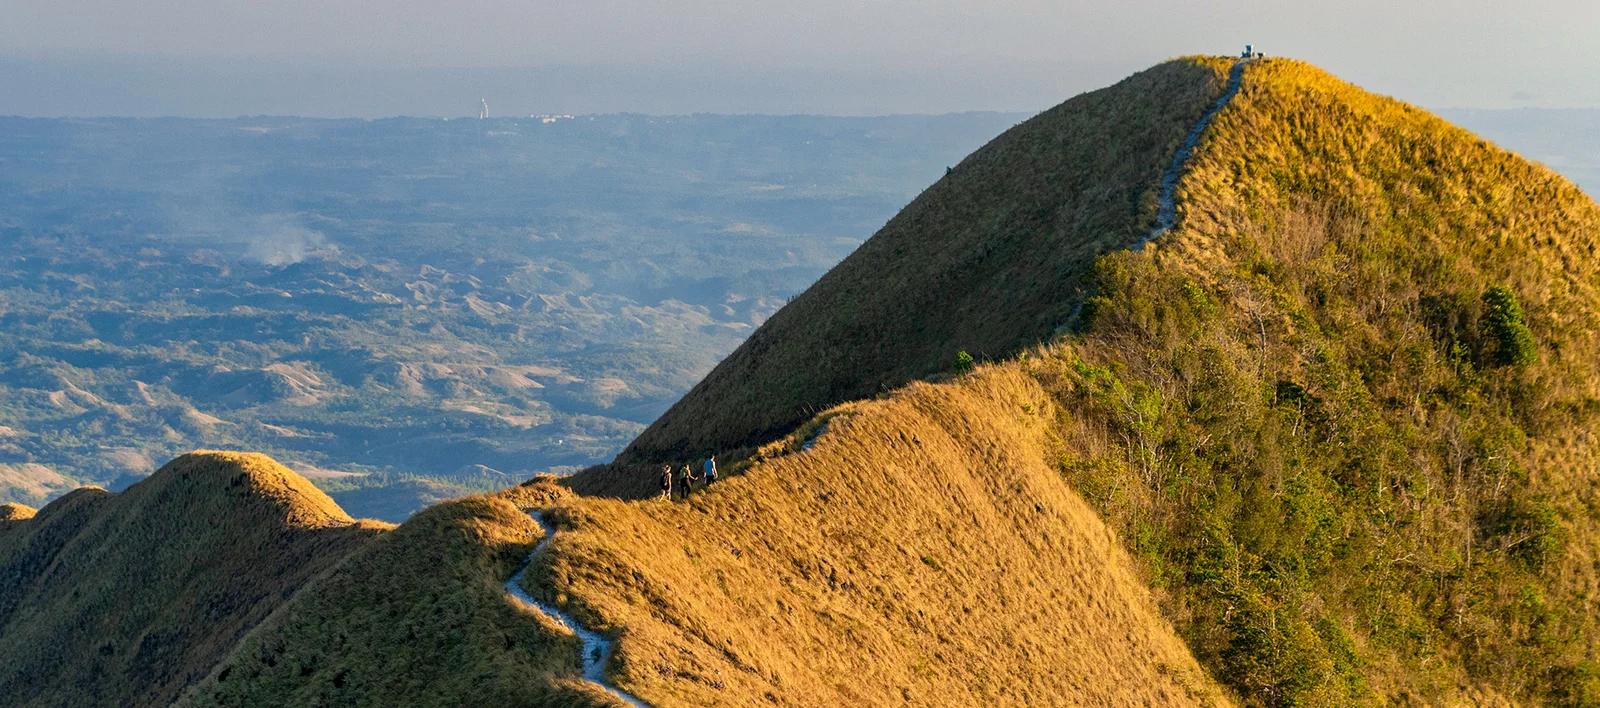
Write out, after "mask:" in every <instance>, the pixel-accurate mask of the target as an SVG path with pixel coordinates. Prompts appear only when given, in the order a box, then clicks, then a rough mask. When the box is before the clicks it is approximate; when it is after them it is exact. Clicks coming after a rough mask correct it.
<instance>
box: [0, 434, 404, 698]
mask: <svg viewBox="0 0 1600 708" xmlns="http://www.w3.org/2000/svg"><path fill="white" fill-rule="evenodd" d="M380 528H381V527H380V526H378V525H375V524H370V523H360V522H355V521H353V520H352V519H350V517H348V516H346V515H345V514H344V512H343V511H342V510H340V509H339V507H338V506H337V505H336V504H334V503H333V501H332V500H331V499H329V498H328V497H327V495H325V494H323V493H322V492H321V491H319V490H317V489H316V488H315V487H314V486H312V485H311V484H310V483H309V482H308V481H306V480H305V479H304V478H302V477H300V476H299V475H297V474H295V473H294V472H292V471H290V470H288V469H286V468H284V467H283V466H281V465H279V464H277V463H276V462H273V461H272V460H271V459H270V458H267V457H265V456H263V455H257V454H246V453H232V452H196V453H191V454H188V455H184V456H182V457H179V458H177V459H175V460H173V461H172V462H170V463H168V464H167V465H166V466H164V467H162V468H161V469H160V470H158V471H157V472H156V473H155V474H153V475H151V476H150V477H149V478H148V479H146V480H144V481H141V482H139V483H138V484H135V485H133V486H132V487H129V488H128V489H127V490H126V491H124V492H122V493H120V494H110V493H108V492H105V491H103V490H98V489H80V490H77V491H74V492H71V493H69V494H67V495H65V496H63V497H61V498H60V499H57V500H56V501H54V502H52V503H51V504H49V505H46V506H45V507H44V508H43V509H41V510H39V512H38V513H37V514H36V515H34V516H33V517H32V518H28V519H25V520H20V521H13V522H10V527H9V528H8V529H6V532H5V533H4V534H3V535H0V656H5V657H7V661H6V662H4V664H3V665H0V689H3V690H4V691H5V695H6V696H7V702H8V703H10V704H11V705H91V704H122V705H128V704H154V703H165V702H169V701H170V700H172V699H173V698H174V697H176V695H177V693H178V692H179V691H180V690H182V689H183V688H184V687H185V686H186V685H188V684H190V683H192V682H193V681H195V680H197V679H198V678H200V677H202V676H204V675H205V674H206V672H207V671H209V670H210V668H211V666H212V664H214V663H215V662H216V661H217V660H218V659H219V658H220V656H221V655H222V654H223V653H224V652H225V650H227V649H228V648H230V647H232V646H233V645H234V644H235V643H236V642H237V641H238V640H239V638H240V637H242V636H243V635H244V633H245V632H246V631H247V630H249V629H250V628H251V627H252V626H254V625H256V624H257V623H259V622H260V621H261V620H263V619H264V618H265V617H266V616H267V615H268V614H269V613H270V612H272V611H273V610H274V609H275V608H277V607H278V606H280V605H281V604H283V602H284V601H286V600H287V599H288V598H289V597H291V596H292V595H293V594H294V593H295V592H296V591H297V590H299V589H300V588H301V587H302V586H303V585H304V584H305V583H306V582H307V581H309V580H311V579H312V578H314V577H316V576H317V575H319V574H321V573H323V572H325V571H326V570H327V569H328V568H331V567H333V566H334V565H336V564H337V563H338V562H339V561H341V560H342V559H343V558H344V557H345V556H346V555H347V554H348V553H350V552H351V551H352V550H355V549H356V548H359V547H361V546H362V545H364V544H366V543H367V542H368V541H370V540H371V539H372V537H373V536H374V535H375V534H376V533H377V532H378V531H379V530H380Z"/></svg>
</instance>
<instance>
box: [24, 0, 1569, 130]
mask: <svg viewBox="0 0 1600 708" xmlns="http://www.w3.org/2000/svg"><path fill="white" fill-rule="evenodd" d="M3 5H4V12H3V13H0V16H3V21H0V113H10V114H23V115H59V114H77V115H106V114H133V115H237V114H247V113H298V114H309V115H367V116H371V115H393V114H412V115H463V114H468V113H472V112H475V110H476V107H477V99H478V98H479V95H480V94H486V95H487V98H488V99H489V101H490V105H491V109H492V110H493V111H494V112H496V113H499V114H509V113H526V112H574V113H576V112H598V111H623V110H630V111H639V112H650V113H663V112H691V111H714V112H768V113H771V112H780V113H789V112H815V113H853V114H861V113H869V114H870V113H890V112H943V111H959V110H1027V111H1032V110H1038V109H1041V108H1044V107H1047V106H1049V105H1053V104H1054V103H1057V102H1059V101H1060V100H1062V99H1065V98H1067V97H1068V96H1070V95H1072V94H1075V93H1078V92H1081V91H1083V90H1086V89H1090V88H1095V87H1098V86H1101V85H1104V84H1106V83H1109V82H1111V81H1114V80H1116V79H1117V78H1120V77H1122V76H1125V75H1126V74H1128V73H1130V72H1132V71H1134V70H1137V69H1139V68H1143V67H1145V66H1148V65H1150V64H1153V63H1155V62H1157V61H1160V60H1162V59H1166V58H1169V57H1172V56H1177V55H1182V54H1190V53H1202V52H1205V53H1227V52H1232V51H1236V50H1237V47H1238V46H1239V45H1242V44H1243V43H1244V42H1247V41H1250V42H1254V43H1256V44H1257V45H1258V46H1259V47H1261V48H1262V49H1264V50H1265V51H1267V52H1268V53H1271V54H1281V55H1290V56H1295V57H1299V58H1304V59H1308V60H1311V61H1313V62H1316V63H1318V64H1321V65H1322V66H1324V67H1326V68H1328V69H1330V70H1332V71H1334V72H1335V73H1338V74H1341V75H1343V76H1344V77H1346V78H1348V79H1351V80H1353V81H1356V82H1357V83H1360V84H1362V85H1364V86H1367V87H1368V88H1372V89H1375V90H1378V91H1382V92H1385V93H1390V94H1394V95H1397V96H1399V97H1401V98H1405V99H1407V100H1411V101H1413V102H1416V103H1421V104H1423V105H1427V106H1430V107H1447V106H1475V107H1507V106H1570V107H1593V106H1600V2H1596V0H1516V1H1514V2H1507V1H1505V0H1496V1H1489V0H1458V1H1455V2H1437V1H1430V0H1346V1H1343V2H1336V1H1326V2H1316V3H1295V2H1284V1H1283V0H1276V1H1272V2H1268V1H1265V0H1260V1H1257V0H1226V1H1223V2H1198V1H1196V0H1184V1H1170V0H1169V1H1161V2H1156V1H1140V0H1098V1H1095V2H1086V1H1083V0H1050V1H1041V0H982V1H973V2H955V1H953V0H923V1H920V2H911V1H909V0H786V1H783V2H777V1H775V0H682V1H680V2H642V1H636V0H567V1H564V2H549V1H547V0H524V1H522V2H509V1H504V0H450V1H448V2H445V1H440V2H420V1H418V0H394V1H391V2H354V1H351V0H280V1H278V2H264V1H255V2H246V1H243V0H203V1H196V2H188V1H175V0H139V1H138V2H127V1H126V0H76V1H74V0H3Z"/></svg>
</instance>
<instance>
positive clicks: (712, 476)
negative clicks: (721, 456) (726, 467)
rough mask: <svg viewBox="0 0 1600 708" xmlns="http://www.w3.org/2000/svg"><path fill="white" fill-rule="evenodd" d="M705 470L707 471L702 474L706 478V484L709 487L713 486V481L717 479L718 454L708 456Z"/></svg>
mask: <svg viewBox="0 0 1600 708" xmlns="http://www.w3.org/2000/svg"><path fill="white" fill-rule="evenodd" d="M704 470H705V473H704V474H703V475H702V476H703V477H704V478H705V480H706V486H708V487H709V486H711V483H712V482H715V481H717V456H716V455H712V456H710V457H707V458H706V464H705V467H704Z"/></svg>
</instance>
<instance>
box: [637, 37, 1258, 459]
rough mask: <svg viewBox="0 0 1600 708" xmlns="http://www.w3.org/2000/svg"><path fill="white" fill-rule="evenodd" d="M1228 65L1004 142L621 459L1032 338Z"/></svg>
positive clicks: (733, 442) (815, 292)
mask: <svg viewBox="0 0 1600 708" xmlns="http://www.w3.org/2000/svg"><path fill="white" fill-rule="evenodd" d="M1227 68H1228V62H1226V61H1222V60H1211V59H1187V60H1178V61H1172V62H1168V63H1165V64H1161V65H1159V66H1156V67H1155V68H1152V69H1150V70H1148V71H1144V72H1141V73H1139V74H1136V75H1134V76H1132V77H1130V78H1128V79H1126V80H1124V81H1122V82H1120V83H1118V84H1116V85H1114V86H1111V87H1109V88H1106V89H1102V90H1100V91H1095V92H1091V93H1087V94H1084V95H1081V96H1078V97H1076V98H1073V99H1072V100H1069V101H1067V102H1066V103H1063V104H1061V105H1060V106H1057V107H1055V108H1052V109H1050V110H1048V111H1045V112H1044V113H1041V114H1040V115H1038V116H1036V117H1034V118H1033V119H1031V120H1028V121H1027V122H1024V123H1022V124H1021V125H1019V126H1017V127H1015V128H1013V129H1011V130H1008V131H1006V132H1005V133H1004V134H1002V135H1001V136H999V137H998V138H996V139H995V140H994V141H992V142H990V143H989V144H988V145H986V146H984V147H983V148H982V149H980V150H978V151H977V152H975V153H973V154H972V155H971V156H969V157H968V158H966V159H965V160H963V161H962V162H961V164H959V165H957V166H956V167H955V168H954V169H953V170H952V171H951V172H950V174H949V175H947V176H946V177H945V178H944V179H942V180H940V181H939V182H938V183H936V184H934V185H933V186H932V187H929V188H928V190H927V191H925V192H923V193H922V195H921V196H919V197H917V199H916V200H915V201H913V202H912V203H911V204H910V205H908V206H907V207H906V208H905V209H903V210H902V211H901V212H900V213H899V214H898V215H896V216H895V217H894V218H893V219H892V220H890V222H889V223H888V224H887V225H885V226H884V227H883V229H882V230H880V231H879V232H878V233H877V234H876V235H874V236H873V237H872V238H871V239H870V240H868V241H867V242H866V243H865V244H863V245H862V247H861V248H860V249H858V250H857V251H856V252H855V253H853V254H851V255H850V257H848V258H846V259H845V260H844V262H842V263H840V264H839V265H838V266H837V267H835V268H834V269H833V270H832V271H830V272H829V273H828V274H827V275H825V276H823V278H822V279H821V280H820V281H818V282H817V283H816V284H815V285H813V286H812V287H811V288H810V289H809V290H807V291H806V292H805V293H804V294H802V295H800V296H799V297H798V298H796V299H795V300H794V301H793V302H791V303H789V305H788V306H786V307H784V308H783V309H782V310H780V311H779V312H778V313H776V314H775V315H773V317H772V318H770V319H769V320H767V322H766V324H764V325H763V326H762V327H761V328H760V329H759V330H758V331H757V332H756V333H755V334H754V335H753V336H752V337H751V338H750V339H749V340H748V341H746V342H745V343H744V344H743V345H742V346H740V347H739V349H738V350H737V351H735V352H734V353H733V354H732V355H730V356H729V357H728V358H727V359H725V360H723V362H722V363H721V364H719V365H718V366H717V368H716V369H715V370H714V371H712V372H711V374H710V375H708V376H707V377H706V378H705V380H703V381H702V382H700V384H699V385H697V386H695V388H694V389H693V390H692V391H690V392H689V393H688V395H686V396H684V398H683V399H682V400H681V401H680V402H679V403H678V404H677V405H675V406H674V407H673V408H672V410H670V411H668V412H667V414H666V415H664V416H662V417H661V418H660V419H659V420H658V421H656V423H655V424H654V425H652V426H651V427H650V428H649V429H648V430H647V431H646V432H645V433H644V434H643V435H641V436H640V437H639V438H638V439H637V440H636V441H635V442H634V443H633V444H632V445H631V446H630V447H629V448H628V450H627V451H625V452H624V453H623V455H622V456H621V457H620V458H619V461H620V462H625V463H626V462H634V463H637V462H646V461H652V460H659V459H673V458H678V457H686V456H688V455H689V454H699V453H705V452H709V451H714V450H722V451H728V450H733V449H739V448H743V447H747V446H750V445H753V444H757V443H761V442H765V441H767V440H771V439H773V438H775V437H777V436H780V435H782V434H784V433H786V432H787V431H789V430H791V429H793V428H794V426H796V425H798V424H799V423H800V422H802V421H804V420H805V419H806V418H809V417H810V416H811V415H812V414H814V413H816V412H818V411H821V410H822V409H824V408H827V407H828V406H831V405H833V404H835V403H839V402H842V401H847V400H854V399H859V398H865V397H870V396H873V395H876V394H878V393H881V392H884V391H887V390H889V389H891V388H894V387H897V386H899V385H901V384H903V383H905V382H907V381H910V380H913V379H917V378H921V377H924V376H927V375H929V374H931V373H935V372H939V371H945V370H948V369H949V368H950V366H951V364H952V362H954V360H955V356H956V353H957V352H958V351H961V350H966V351H970V352H971V353H972V354H973V355H975V356H978V357H980V358H985V357H992V358H999V357H1005V356H1008V355H1011V354H1014V353H1016V352H1017V351H1020V350H1021V349H1023V348H1025V347H1027V346H1030V345H1033V344H1035V343H1037V342H1039V341H1041V340H1043V339H1046V338H1048V337H1049V336H1050V335H1051V333H1052V332H1053V331H1055V329H1056V328H1057V327H1059V326H1060V325H1061V324H1062V323H1063V322H1065V321H1066V320H1067V318H1068V315H1069V314H1070V313H1072V312H1073V310H1074V309H1075V308H1076V307H1077V305H1078V303H1079V302H1081V300H1082V296H1083V291H1084V288H1085V286H1086V278H1087V276H1088V274H1089V270H1090V265H1091V264H1092V263H1093V260H1094V258H1095V257H1096V256H1098V255H1100V254H1102V253H1104V252H1106V251H1108V250H1112V249H1116V248H1121V247H1126V246H1127V245H1129V244H1131V243H1134V242H1136V241H1137V240H1138V239H1139V238H1141V237H1142V235H1143V232H1144V230H1145V229H1146V228H1148V225H1149V223H1150V221H1151V219H1152V218H1153V216H1154V213H1155V202H1154V193H1155V192H1154V186H1155V184H1156V182H1157V181H1158V179H1159V176H1160V173H1161V170H1162V169H1163V167H1164V166H1165V165H1166V163H1167V161H1168V160H1169V159H1170V158H1171V155H1172V152H1173V150H1174V149H1176V147H1177V146H1178V144H1179V143H1180V142H1181V141H1182V140H1183V137H1184V135H1185V134H1186V133H1187V132H1188V130H1189V128H1190V126H1191V125H1193V123H1194V121H1195V119H1196V118H1197V117H1198V116H1199V115H1200V114H1201V113H1202V112H1203V111H1204V109H1205V108H1206V106H1207V105H1208V104H1209V103H1210V102H1211V101H1212V100H1213V99H1214V98H1215V97H1216V96H1217V95H1218V93H1219V92H1220V91H1221V89H1222V86H1223V84H1224V83H1225V80H1226V72H1227Z"/></svg>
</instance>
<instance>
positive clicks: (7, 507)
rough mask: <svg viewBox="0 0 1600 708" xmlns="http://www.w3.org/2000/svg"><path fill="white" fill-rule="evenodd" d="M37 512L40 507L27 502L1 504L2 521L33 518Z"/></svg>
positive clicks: (0, 517) (0, 515)
mask: <svg viewBox="0 0 1600 708" xmlns="http://www.w3.org/2000/svg"><path fill="white" fill-rule="evenodd" d="M37 513H39V510H38V509H35V508H33V507H31V506H28V505H26V504H10V503H7V504H0V523H3V522H10V521H23V520H26V519H31V518H33V515H34V514H37Z"/></svg>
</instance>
